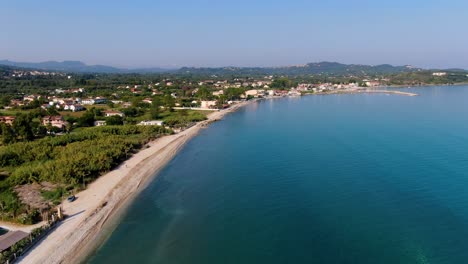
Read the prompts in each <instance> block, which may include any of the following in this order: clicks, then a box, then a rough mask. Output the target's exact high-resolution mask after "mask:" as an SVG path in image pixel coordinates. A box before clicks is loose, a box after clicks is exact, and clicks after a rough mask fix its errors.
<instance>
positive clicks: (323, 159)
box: [88, 86, 468, 264]
mask: <svg viewBox="0 0 468 264" xmlns="http://www.w3.org/2000/svg"><path fill="white" fill-rule="evenodd" d="M399 90H401V91H407V92H414V93H417V94H419V95H420V96H416V97H407V96H398V95H385V94H357V95H325V96H304V97H301V98H284V99H275V100H264V101H260V102H256V103H253V104H250V105H248V106H246V107H244V108H242V109H240V110H239V111H237V112H235V113H232V114H230V115H228V116H226V117H225V119H224V120H223V121H221V122H216V123H214V124H212V125H210V127H209V128H207V129H205V130H202V131H201V132H200V134H199V135H198V136H197V137H195V138H194V139H192V140H191V141H190V142H189V143H188V144H187V145H186V146H185V147H184V149H183V150H182V151H181V152H180V153H178V154H177V156H176V157H175V158H174V159H173V160H172V161H171V162H170V163H169V164H168V165H167V166H166V168H165V169H163V170H162V171H161V172H160V174H159V176H158V177H156V178H155V179H154V181H153V182H152V183H150V184H149V186H148V187H147V188H146V189H145V190H144V191H143V192H142V193H141V194H140V195H138V197H137V198H136V199H135V201H134V202H133V203H132V205H131V206H130V207H129V209H128V211H127V213H126V215H125V216H124V217H123V218H122V220H121V222H120V223H119V225H118V226H117V228H116V229H115V231H114V232H113V233H112V235H111V236H110V238H109V239H108V240H107V241H106V242H105V244H104V245H102V247H101V248H100V249H99V250H97V251H96V252H95V253H94V255H93V256H91V258H90V259H89V260H88V262H89V263H163V264H186V263H187V264H188V263H196V264H198V263H200V264H210V263H213V264H217V263H269V264H270V263H271V264H274V263H372V264H374V263H468V250H467V249H468V192H467V191H466V190H467V189H468V86H450V87H437V86H435V87H425V88H412V89H399Z"/></svg>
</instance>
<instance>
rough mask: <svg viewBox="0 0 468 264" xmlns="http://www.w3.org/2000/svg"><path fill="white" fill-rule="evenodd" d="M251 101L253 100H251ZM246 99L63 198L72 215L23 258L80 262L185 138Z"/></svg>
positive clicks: (157, 142) (26, 260)
mask: <svg viewBox="0 0 468 264" xmlns="http://www.w3.org/2000/svg"><path fill="white" fill-rule="evenodd" d="M249 102H250V101H249ZM249 102H242V103H239V104H237V105H234V106H232V107H231V108H229V109H225V110H221V111H216V112H213V113H211V114H209V116H208V120H206V121H202V122H199V123H197V124H196V125H194V126H192V127H190V128H188V129H186V130H184V131H182V132H180V133H178V134H175V135H170V136H165V137H162V138H159V139H157V140H155V141H152V142H150V143H148V146H147V147H146V148H143V149H142V150H141V151H139V152H138V153H137V154H135V155H133V156H132V157H131V158H130V159H128V160H127V161H125V162H124V163H122V164H121V165H120V166H119V167H118V168H116V169H114V170H112V171H110V172H109V173H107V174H105V175H103V176H101V177H99V178H98V179H97V180H96V181H95V182H93V183H92V184H90V185H89V186H88V188H87V189H86V190H84V191H82V192H80V193H78V194H76V197H77V200H76V201H75V202H72V203H68V202H63V203H62V208H63V210H64V213H65V214H66V215H68V217H67V218H66V219H65V220H64V221H63V222H61V223H60V224H59V225H58V226H57V227H56V228H55V229H54V230H53V231H52V232H51V233H50V234H49V235H48V236H46V237H45V238H44V239H43V240H42V241H40V242H39V243H38V244H36V245H35V246H34V247H33V248H32V249H31V250H30V251H29V252H28V253H27V254H25V255H24V256H23V257H21V258H20V259H19V263H34V264H35V263H49V264H53V263H78V262H80V261H83V260H84V258H85V257H86V256H87V255H88V254H89V253H90V252H92V250H94V249H95V248H96V247H97V246H98V245H99V244H100V242H102V241H103V240H104V239H105V238H106V235H108V234H105V233H106V232H103V228H106V229H107V228H109V230H112V225H113V223H114V224H115V223H116V222H117V221H118V218H119V215H121V213H122V212H124V211H125V208H126V206H127V205H128V204H129V202H130V201H131V200H132V198H134V197H135V195H136V194H138V193H139V192H140V191H141V190H142V189H144V187H145V186H146V185H147V183H148V182H149V181H150V180H152V179H153V176H154V175H155V174H156V172H158V171H159V170H160V169H162V168H163V167H164V166H165V165H166V164H167V163H168V162H169V161H170V160H171V159H172V158H173V157H174V156H175V154H176V153H177V151H179V150H180V149H181V148H182V147H183V146H184V144H185V143H186V142H187V141H188V140H190V139H191V138H192V137H194V136H195V135H197V133H198V132H199V131H200V129H202V128H203V127H206V126H207V125H208V124H209V123H211V122H214V121H217V120H220V119H222V118H223V116H224V115H226V114H227V113H230V112H233V111H235V110H237V109H238V108H240V107H242V106H245V105H246V104H248V103H249Z"/></svg>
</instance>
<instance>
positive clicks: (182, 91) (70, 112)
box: [0, 76, 385, 134]
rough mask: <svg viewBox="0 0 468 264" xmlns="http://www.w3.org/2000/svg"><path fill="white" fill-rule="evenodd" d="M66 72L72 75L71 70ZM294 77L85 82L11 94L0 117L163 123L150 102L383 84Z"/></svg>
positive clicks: (234, 99) (172, 104) (209, 102)
mask: <svg viewBox="0 0 468 264" xmlns="http://www.w3.org/2000/svg"><path fill="white" fill-rule="evenodd" d="M67 78H68V79H71V78H72V76H67ZM384 81H385V80H384ZM290 83H292V82H290ZM290 83H283V84H282V85H280V86H281V87H278V85H277V84H276V85H275V79H274V78H273V76H265V77H264V78H263V79H262V80H252V79H250V80H249V79H247V80H242V79H238V78H235V79H233V80H230V81H228V80H218V81H215V80H202V81H198V82H190V83H186V82H185V81H184V82H182V83H177V81H172V80H169V79H167V80H166V79H165V80H163V81H162V82H157V83H154V84H148V85H119V86H117V87H116V89H115V90H114V92H113V93H112V94H110V96H106V95H105V94H102V95H96V96H90V94H89V93H88V92H87V90H86V88H69V89H63V88H57V89H55V90H52V91H48V92H47V93H41V94H28V95H23V96H21V97H15V98H13V99H11V100H10V103H9V104H8V105H5V106H4V107H3V109H2V110H0V123H4V124H6V125H9V126H12V125H13V124H14V122H15V119H16V116H17V115H18V114H21V113H28V112H30V111H31V110H34V109H36V108H37V109H39V108H40V111H39V113H40V114H36V118H40V119H39V120H38V121H39V123H40V126H42V127H44V128H47V133H49V134H50V133H51V132H54V133H60V132H66V131H68V132H69V130H70V129H72V128H73V127H76V126H77V125H78V124H77V119H79V118H81V117H82V116H83V115H84V113H86V112H87V111H89V110H90V109H94V112H95V116H94V119H93V122H92V124H89V123H88V124H87V125H86V126H91V125H92V126H104V125H106V124H108V123H109V122H108V119H109V118H111V119H113V121H111V122H110V124H114V125H115V124H117V125H118V124H124V123H125V124H137V125H159V126H162V125H163V124H164V123H165V122H164V120H159V119H155V117H158V115H155V114H153V115H151V114H147V113H148V112H151V108H153V107H156V108H159V109H160V110H156V112H160V111H164V109H167V108H170V109H171V111H172V110H176V111H180V110H191V111H200V112H203V111H216V110H219V109H224V108H228V107H230V106H232V105H233V104H236V103H239V102H241V101H245V100H249V99H253V98H274V97H283V96H301V95H304V94H314V93H317V94H321V93H327V92H333V91H354V90H358V89H364V88H363V87H362V86H364V87H366V88H368V87H378V86H380V85H381V81H380V80H378V79H377V80H367V79H364V80H362V82H361V83H357V82H355V83H347V84H333V83H320V84H312V83H297V84H294V86H293V87H289V86H288V85H289V84H290ZM187 87H190V88H187ZM92 94H96V92H93V93H92ZM96 110H97V111H96ZM135 111H136V112H137V113H135ZM9 113H15V114H14V115H11V114H9Z"/></svg>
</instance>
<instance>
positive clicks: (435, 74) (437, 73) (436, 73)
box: [432, 72, 447, 77]
mask: <svg viewBox="0 0 468 264" xmlns="http://www.w3.org/2000/svg"><path fill="white" fill-rule="evenodd" d="M446 75H447V73H446V72H434V73H432V76H439V77H440V76H446Z"/></svg>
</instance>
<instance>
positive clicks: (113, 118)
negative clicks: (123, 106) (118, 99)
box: [106, 115, 123, 126]
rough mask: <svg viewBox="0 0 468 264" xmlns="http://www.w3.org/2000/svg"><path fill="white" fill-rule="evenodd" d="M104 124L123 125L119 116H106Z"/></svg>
mask: <svg viewBox="0 0 468 264" xmlns="http://www.w3.org/2000/svg"><path fill="white" fill-rule="evenodd" d="M106 125H109V126H120V125H123V118H122V117H121V116H118V115H115V116H109V117H108V118H106Z"/></svg>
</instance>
